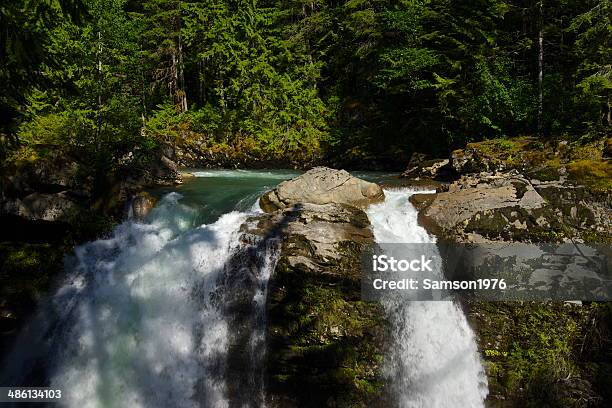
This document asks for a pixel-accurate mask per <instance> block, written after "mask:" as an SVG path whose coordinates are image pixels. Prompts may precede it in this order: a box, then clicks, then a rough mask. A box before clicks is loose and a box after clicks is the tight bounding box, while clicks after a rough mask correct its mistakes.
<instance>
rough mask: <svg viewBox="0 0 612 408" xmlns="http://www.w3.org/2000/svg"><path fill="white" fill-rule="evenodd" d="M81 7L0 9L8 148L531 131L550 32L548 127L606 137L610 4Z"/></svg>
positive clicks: (595, 0) (320, 155)
mask: <svg viewBox="0 0 612 408" xmlns="http://www.w3.org/2000/svg"><path fill="white" fill-rule="evenodd" d="M79 4H81V3H80V2H77V1H74V0H65V1H64V0H45V1H26V0H22V1H17V2H11V3H10V4H9V3H7V4H6V5H2V6H0V24H1V25H2V27H3V28H4V31H2V30H0V31H2V32H3V33H8V34H6V35H5V34H2V35H0V49H1V50H2V52H3V54H2V55H3V56H2V63H1V65H0V79H3V81H0V83H2V85H1V86H3V87H4V88H2V89H1V90H2V92H0V94H1V95H0V98H2V99H1V100H0V104H2V109H3V110H4V111H10V112H9V114H8V115H6V114H4V113H5V112H3V117H8V118H9V120H8V121H7V122H6V123H5V124H4V125H3V126H2V130H1V131H0V134H1V135H0V139H1V140H2V143H1V146H2V147H1V148H2V151H6V150H7V149H15V148H16V147H17V146H18V145H19V140H18V139H19V138H21V139H22V141H21V143H23V144H26V145H28V144H32V143H39V144H40V143H43V142H44V141H45V140H46V141H47V142H53V143H61V140H62V138H64V137H68V139H67V141H68V143H72V145H74V146H75V148H78V149H83V150H84V151H86V152H87V153H86V154H85V157H87V160H89V161H90V162H91V163H94V167H96V169H95V171H94V173H97V174H102V173H106V172H108V171H113V168H115V167H116V164H117V163H118V162H119V161H120V158H121V157H122V156H124V155H125V154H127V153H129V152H130V151H131V150H134V149H136V150H139V149H141V147H142V146H149V147H151V146H153V145H154V144H157V143H170V144H175V145H181V144H182V143H183V142H187V143H190V144H192V145H193V146H197V145H200V146H205V147H207V148H212V147H214V146H217V145H218V147H219V148H220V149H221V150H225V149H230V150H231V149H232V148H234V149H237V148H238V146H242V148H246V146H247V145H248V146H250V147H249V148H253V149H254V150H255V151H257V155H259V156H258V157H262V158H263V157H264V156H266V159H274V158H275V157H283V156H284V157H286V156H287V155H289V154H291V155H294V156H295V160H294V162H296V163H299V162H302V163H306V162H307V163H311V162H314V161H317V160H324V159H327V161H329V162H331V163H333V164H336V165H349V166H359V167H363V166H366V165H368V163H372V164H375V165H379V166H383V165H384V166H392V167H393V166H397V167H399V166H404V165H405V161H406V159H407V157H408V156H409V154H410V153H412V152H413V151H415V150H420V151H428V152H430V153H432V154H440V155H444V154H446V153H447V152H448V151H449V150H451V149H453V148H455V147H460V146H462V145H464V144H465V143H466V142H471V141H478V140H481V139H489V138H499V137H509V136H517V135H524V134H532V133H535V131H536V129H537V122H538V98H537V95H538V82H537V43H538V41H537V40H538V35H539V34H540V33H542V35H543V36H544V44H545V51H544V55H545V62H544V68H545V69H544V79H543V84H542V85H543V97H544V112H543V117H542V122H543V124H544V127H545V132H546V133H547V134H554V135H576V138H578V137H582V136H585V137H588V138H589V139H590V140H594V139H600V138H602V137H603V136H606V135H608V134H609V132H610V125H611V121H612V113H611V112H610V109H612V107H611V106H612V103H611V102H610V88H611V86H612V79H611V78H610V75H611V72H612V70H611V68H610V60H611V59H612V56H611V47H610V38H611V36H610V33H611V32H612V30H611V29H610V27H611V23H610V15H612V13H611V12H610V11H611V10H612V6H611V2H610V0H589V1H585V2H583V1H576V0H550V1H547V2H544V4H543V8H542V16H540V8H539V4H540V3H539V2H525V1H518V0H482V1H479V2H477V4H476V3H474V2H473V1H467V0H460V1H449V0H429V1H423V0H395V1H384V0H350V1H339V2H329V1H325V0H314V1H311V0H309V1H305V0H295V1H282V2H280V1H276V0H256V1H252V0H250V1H247V0H144V1H139V2H136V1H131V0H110V1H101V0H83V3H82V4H83V5H84V7H85V10H81V11H80V12H79V9H82V7H79ZM83 11H85V13H83ZM84 14H86V15H87V16H88V18H87V19H86V20H84V19H80V18H67V16H74V17H79V16H82V15H84ZM18 27H25V28H27V29H26V30H21V31H19V32H18V30H17V28H18ZM26 43H32V44H35V45H36V47H35V48H34V49H32V50H29V49H27V47H25V45H24V44H26ZM42 78H44V81H42V80H40V79H42ZM17 114H18V116H19V119H18V120H15V118H16V117H17ZM68 121H74V122H75V123H72V124H70V123H66V122H68ZM30 122H31V123H30ZM17 129H19V133H18V134H17V133H16V132H17ZM38 132H40V135H37V134H36V133H38ZM52 133H54V135H52ZM67 135H69V136H67ZM36 138H39V139H40V140H38V141H35V140H34V139H36ZM246 141H248V143H246ZM47 142H44V143H47ZM143 149H144V148H143ZM144 150H146V149H144ZM23 153H24V154H23V156H28V154H27V152H23Z"/></svg>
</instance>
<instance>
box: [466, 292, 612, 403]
mask: <svg viewBox="0 0 612 408" xmlns="http://www.w3.org/2000/svg"><path fill="white" fill-rule="evenodd" d="M604 305H605V304H604ZM603 307H606V306H603ZM601 308H602V305H601V304H592V305H585V306H579V305H574V304H567V303H552V302H550V303H537V302H515V303H510V302H507V303H501V302H498V303H489V302H470V303H469V304H468V309H469V311H470V312H469V316H470V319H471V320H472V322H473V323H474V324H475V325H476V327H477V331H478V333H479V343H480V348H481V351H482V355H483V358H484V360H485V367H486V370H487V374H488V377H489V389H490V398H491V399H505V400H510V401H514V404H512V405H511V406H520V407H543V406H546V407H587V406H597V403H598V402H601V398H600V396H601V394H603V393H605V392H606V391H605V389H606V388H605V386H606V384H605V380H604V381H603V382H602V378H600V377H602V375H603V374H605V370H606V369H607V368H608V367H609V362H610V350H608V348H607V347H606V346H605V345H603V346H596V347H593V346H592V344H593V343H594V342H595V343H596V342H599V341H600V338H594V337H593V336H598V334H597V333H598V332H597V331H594V330H593V329H595V327H594V324H595V323H597V324H603V326H605V327H609V318H610V313H609V311H608V312H607V314H606V313H601V311H600V309H601ZM599 333H601V332H599ZM607 381H608V382H609V380H607Z"/></svg>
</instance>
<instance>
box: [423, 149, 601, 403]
mask: <svg viewBox="0 0 612 408" xmlns="http://www.w3.org/2000/svg"><path fill="white" fill-rule="evenodd" d="M606 146H608V145H606V144H605V143H603V142H597V143H592V144H585V145H576V144H574V145H570V144H568V143H567V142H564V141H560V142H540V141H538V140H537V139H533V138H522V139H511V140H492V141H485V142H481V143H473V144H468V146H467V147H466V148H465V149H462V150H457V151H454V152H453V153H452V156H451V157H450V159H447V162H446V163H445V165H446V166H447V169H448V170H449V171H452V172H454V173H455V179H456V180H455V181H454V182H452V183H450V184H447V185H443V186H441V187H439V189H438V193H437V194H432V195H421V196H416V197H415V199H414V200H413V203H414V204H415V205H416V206H417V208H419V210H420V222H421V223H422V225H424V226H425V227H426V228H427V229H428V230H429V231H430V232H432V233H435V234H437V235H438V236H439V237H440V238H442V239H445V240H448V241H451V242H462V243H463V242H471V243H486V242H508V243H511V242H522V243H541V242H548V243H561V242H570V243H571V242H574V243H591V244H600V245H604V246H608V245H609V243H610V242H611V239H612V224H611V220H612V205H611V203H612V200H611V185H610V182H611V180H612V164H611V162H610V151H609V150H607V149H608V148H607V147H606ZM441 161H442V160H439V161H436V162H437V163H439V162H441ZM432 167H433V163H431V162H429V163H426V165H425V166H421V168H419V167H418V166H413V170H412V173H413V174H415V173H416V174H419V175H421V178H423V175H424V176H425V177H424V178H435V177H436V174H432V173H431V171H430V170H431V168H432ZM422 168H424V170H425V171H423V169H422ZM434 170H435V169H434ZM434 173H435V172H434ZM464 306H465V309H466V311H467V313H468V316H469V319H470V322H471V324H472V326H473V327H474V330H475V331H476V334H477V338H478V344H479V349H480V351H481V355H482V357H483V359H484V361H485V367H486V370H487V376H488V379H489V391H490V393H489V401H490V402H491V404H492V406H493V407H497V406H499V407H523V406H555V407H556V406H559V407H561V406H563V407H567V406H571V407H595V406H603V405H605V404H606V401H610V399H611V395H610V391H609V390H610V389H611V387H612V383H611V382H610V381H611V378H612V375H611V374H612V354H611V352H610V350H612V313H611V309H610V304H609V303H597V302H586V303H582V304H580V302H578V304H575V303H562V302H483V301H468V302H466V303H465V305H464Z"/></svg>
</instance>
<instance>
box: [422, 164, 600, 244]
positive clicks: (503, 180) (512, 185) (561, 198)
mask: <svg viewBox="0 0 612 408" xmlns="http://www.w3.org/2000/svg"><path fill="white" fill-rule="evenodd" d="M411 201H412V203H413V204H414V205H415V206H416V207H417V209H418V210H419V211H420V212H419V221H420V222H421V223H422V224H423V225H424V226H425V227H426V228H428V229H429V230H430V231H431V232H433V233H436V234H438V235H441V236H443V237H445V238H451V239H454V240H456V239H458V240H464V239H468V240H470V241H471V240H474V239H479V238H483V237H484V238H487V239H502V240H513V241H525V240H526V241H532V242H537V241H542V242H548V241H555V240H562V239H564V238H573V239H576V238H577V239H581V240H584V241H593V242H597V241H602V239H603V240H604V241H605V236H606V235H609V231H610V230H611V228H612V222H611V221H610V220H611V219H612V212H611V211H610V197H609V195H607V194H603V193H600V194H594V193H592V192H589V191H588V189H586V188H584V187H582V186H574V185H571V184H567V183H562V182H546V183H543V182H537V181H534V180H529V179H527V178H525V177H524V176H522V175H520V174H519V173H518V172H516V171H511V172H507V173H493V174H492V173H479V174H471V175H464V176H462V177H461V179H459V180H457V181H456V182H454V183H452V184H451V185H450V186H448V188H447V191H444V192H439V193H437V194H420V195H415V196H413V197H412V198H411ZM608 240H609V238H608Z"/></svg>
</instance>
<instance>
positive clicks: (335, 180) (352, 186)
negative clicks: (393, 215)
mask: <svg viewBox="0 0 612 408" xmlns="http://www.w3.org/2000/svg"><path fill="white" fill-rule="evenodd" d="M384 198H385V194H384V193H383V190H382V188H380V186H379V185H377V184H375V183H370V182H367V181H365V180H361V179H359V178H357V177H353V176H351V175H350V174H349V173H348V172H346V171H344V170H334V169H330V168H327V167H315V168H313V169H311V170H309V171H307V172H306V173H304V174H302V175H301V176H299V177H296V178H294V179H292V180H288V181H285V182H282V183H281V184H279V185H278V187H276V188H275V189H274V190H272V191H269V192H267V193H266V194H264V195H263V196H262V197H261V200H260V206H261V208H262V209H263V210H264V211H265V212H273V211H276V210H279V209H283V208H286V207H289V206H292V205H294V204H298V203H311V204H331V203H335V204H347V205H351V206H354V207H358V208H364V207H367V206H368V205H369V204H372V203H377V202H380V201H383V200H384Z"/></svg>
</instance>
